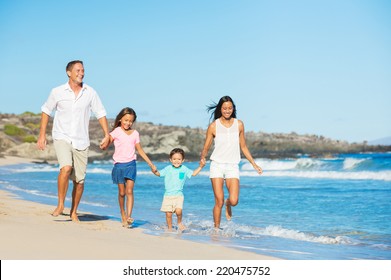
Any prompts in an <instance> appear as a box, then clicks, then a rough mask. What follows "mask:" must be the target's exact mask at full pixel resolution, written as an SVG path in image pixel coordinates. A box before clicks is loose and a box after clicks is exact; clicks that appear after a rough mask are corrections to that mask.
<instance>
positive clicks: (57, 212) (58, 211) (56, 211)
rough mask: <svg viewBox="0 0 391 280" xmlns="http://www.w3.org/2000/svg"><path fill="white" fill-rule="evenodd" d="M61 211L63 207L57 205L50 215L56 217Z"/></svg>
mask: <svg viewBox="0 0 391 280" xmlns="http://www.w3.org/2000/svg"><path fill="white" fill-rule="evenodd" d="M63 211H64V207H57V208H56V209H55V210H54V211H53V213H52V216H53V217H57V216H59V215H62V214H63Z"/></svg>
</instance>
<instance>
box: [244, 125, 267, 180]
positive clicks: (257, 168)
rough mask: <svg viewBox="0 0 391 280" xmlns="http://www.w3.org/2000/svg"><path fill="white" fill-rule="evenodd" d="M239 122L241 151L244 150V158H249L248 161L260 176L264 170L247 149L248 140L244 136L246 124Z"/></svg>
mask: <svg viewBox="0 0 391 280" xmlns="http://www.w3.org/2000/svg"><path fill="white" fill-rule="evenodd" d="M238 122H239V144H240V149H241V150H242V153H243V154H244V156H245V157H246V158H247V160H248V161H249V162H250V163H251V164H252V166H253V167H254V169H255V170H256V171H257V172H258V174H262V172H263V170H262V168H261V167H259V166H258V165H257V164H256V163H255V160H254V159H253V157H252V155H251V153H250V150H249V149H248V148H247V144H246V138H245V136H244V124H243V122H242V121H240V120H238Z"/></svg>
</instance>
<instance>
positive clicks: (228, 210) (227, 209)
mask: <svg viewBox="0 0 391 280" xmlns="http://www.w3.org/2000/svg"><path fill="white" fill-rule="evenodd" d="M225 217H226V218H227V220H228V221H230V220H231V218H232V209H231V204H230V203H229V200H228V199H227V200H226V201H225Z"/></svg>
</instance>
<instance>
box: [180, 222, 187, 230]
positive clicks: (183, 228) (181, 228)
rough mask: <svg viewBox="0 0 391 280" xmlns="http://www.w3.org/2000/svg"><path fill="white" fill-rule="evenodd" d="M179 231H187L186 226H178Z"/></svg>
mask: <svg viewBox="0 0 391 280" xmlns="http://www.w3.org/2000/svg"><path fill="white" fill-rule="evenodd" d="M178 229H179V230H180V231H184V230H185V229H186V227H185V225H184V224H182V223H180V224H178Z"/></svg>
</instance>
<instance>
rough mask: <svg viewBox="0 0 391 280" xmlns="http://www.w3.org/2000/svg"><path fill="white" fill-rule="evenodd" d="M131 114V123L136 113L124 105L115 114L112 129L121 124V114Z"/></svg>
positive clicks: (135, 117)
mask: <svg viewBox="0 0 391 280" xmlns="http://www.w3.org/2000/svg"><path fill="white" fill-rule="evenodd" d="M127 114H129V115H133V116H134V120H133V123H135V122H136V119H137V115H136V112H135V111H134V110H133V109H132V108H129V107H125V108H123V109H122V110H121V111H120V112H119V113H118V115H117V117H116V118H115V121H114V125H113V129H112V130H114V129H116V128H117V127H119V126H121V119H122V117H123V116H125V115H127Z"/></svg>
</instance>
